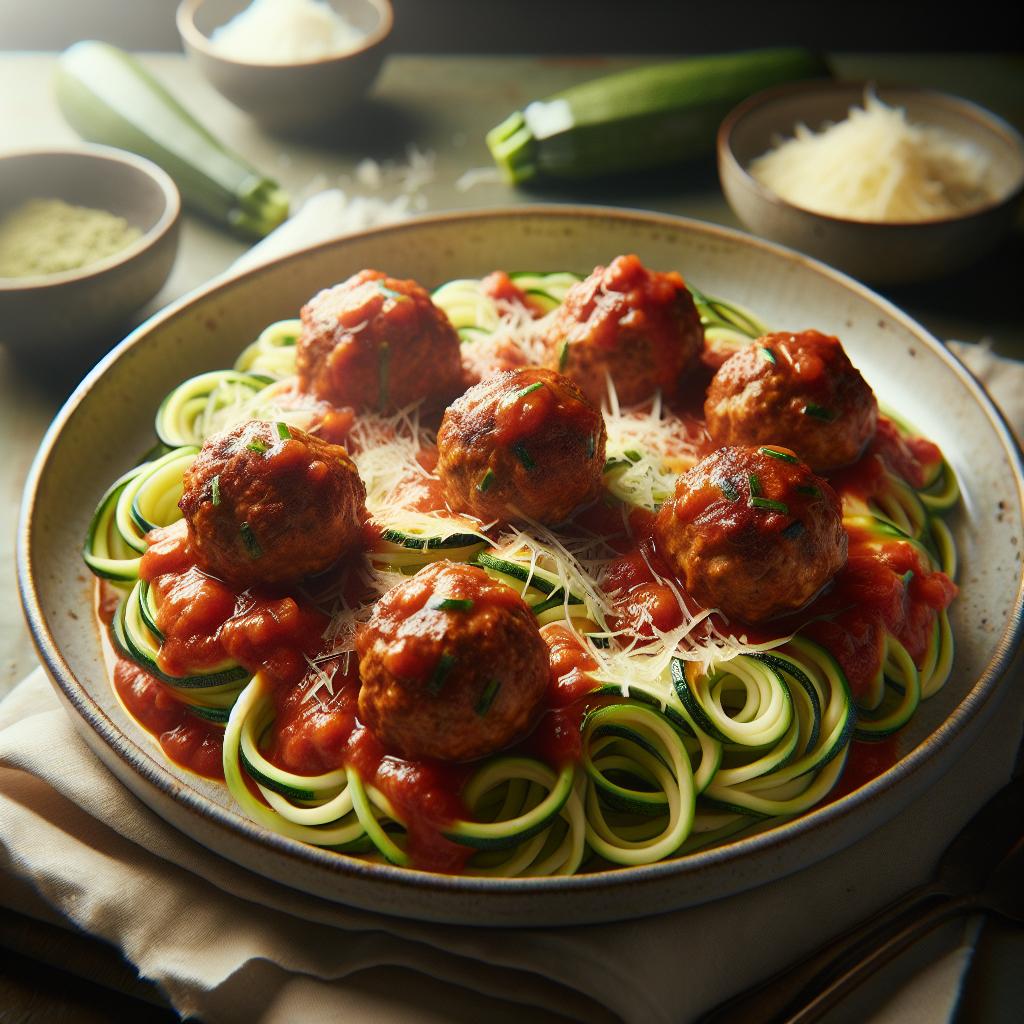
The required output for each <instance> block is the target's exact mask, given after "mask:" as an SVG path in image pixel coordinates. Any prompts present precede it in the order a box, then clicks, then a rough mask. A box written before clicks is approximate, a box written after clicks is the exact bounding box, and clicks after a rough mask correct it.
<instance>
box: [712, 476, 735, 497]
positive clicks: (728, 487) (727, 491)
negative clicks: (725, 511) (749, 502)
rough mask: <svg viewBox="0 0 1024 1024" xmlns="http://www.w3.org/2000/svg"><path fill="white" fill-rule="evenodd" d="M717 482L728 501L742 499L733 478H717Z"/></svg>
mask: <svg viewBox="0 0 1024 1024" xmlns="http://www.w3.org/2000/svg"><path fill="white" fill-rule="evenodd" d="M715 483H716V484H718V489H719V490H720V491H721V492H722V494H724V495H725V497H726V499H727V500H728V501H739V500H740V492H739V491H737V490H736V488H735V487H734V486H733V483H732V481H731V480H716V481H715Z"/></svg>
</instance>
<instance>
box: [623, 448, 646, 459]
mask: <svg viewBox="0 0 1024 1024" xmlns="http://www.w3.org/2000/svg"><path fill="white" fill-rule="evenodd" d="M622 454H623V455H625V456H626V458H627V459H629V461H630V462H639V461H640V460H641V459H642V458H643V456H642V455H641V454H640V453H639V452H638V451H637V450H636V449H635V448H630V449H628V450H627V451H624V452H623V453H622Z"/></svg>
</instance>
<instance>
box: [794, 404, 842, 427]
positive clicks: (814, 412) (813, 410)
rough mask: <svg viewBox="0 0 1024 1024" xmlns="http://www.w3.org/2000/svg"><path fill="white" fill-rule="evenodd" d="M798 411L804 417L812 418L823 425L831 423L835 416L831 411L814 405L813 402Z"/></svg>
mask: <svg viewBox="0 0 1024 1024" xmlns="http://www.w3.org/2000/svg"><path fill="white" fill-rule="evenodd" d="M800 411H801V412H802V413H803V414H804V415H805V416H812V417H814V419H816V420H821V421H822V422H823V423H831V422H832V421H833V420H834V419H835V418H836V414H835V413H834V412H833V411H832V410H831V409H826V408H825V406H823V405H815V404H814V403H813V402H808V403H807V404H806V405H805V406H804V407H803V408H802V409H801V410H800Z"/></svg>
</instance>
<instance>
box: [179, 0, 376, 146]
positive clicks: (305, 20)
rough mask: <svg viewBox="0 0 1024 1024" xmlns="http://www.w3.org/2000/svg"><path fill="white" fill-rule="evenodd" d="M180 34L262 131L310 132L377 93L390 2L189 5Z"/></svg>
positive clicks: (247, 0) (210, 1)
mask: <svg viewBox="0 0 1024 1024" xmlns="http://www.w3.org/2000/svg"><path fill="white" fill-rule="evenodd" d="M177 21H178V32H179V34H180V36H181V41H182V45H183V46H184V48H185V52H186V54H187V55H188V57H189V58H190V59H191V60H192V61H194V62H195V64H196V66H197V67H198V68H199V70H200V71H201V72H202V74H203V75H204V76H205V77H206V79H207V80H208V81H209V82H210V84H211V85H213V87H214V88H215V89H216V90H217V91H218V92H220V93H221V94H222V95H223V96H224V97H225V98H226V99H228V100H229V101H230V102H231V103H233V104H234V105H235V106H236V107H238V108H239V109H241V110H243V111H245V112H246V113H247V114H249V115H250V116H251V117H252V118H253V119H254V120H255V121H257V122H258V123H259V124H260V125H261V127H263V128H266V129H268V130H270V131H275V132H283V133H299V134H302V133H309V132H312V131H316V130H319V129H324V128H327V127H328V126H330V125H331V124H333V123H336V122H337V121H339V120H340V119H341V118H343V117H344V116H345V115H346V114H347V113H349V112H350V111H351V109H352V108H353V106H354V105H355V104H357V103H358V102H359V100H361V99H362V98H363V96H364V95H365V94H366V93H367V91H368V90H369V89H370V87H371V85H372V84H373V81H374V79H375V78H376V77H377V73H378V72H379V71H380V66H381V62H382V61H383V59H384V56H385V50H386V43H387V40H388V37H389V36H390V33H391V26H392V23H393V12H392V9H391V4H390V2H389V0H183V2H182V3H181V4H180V5H179V7H178V14H177Z"/></svg>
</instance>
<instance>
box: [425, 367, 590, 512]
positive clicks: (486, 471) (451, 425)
mask: <svg viewBox="0 0 1024 1024" xmlns="http://www.w3.org/2000/svg"><path fill="white" fill-rule="evenodd" d="M606 440H607V434H606V431H605V426H604V417H602V415H601V413H600V412H598V410H597V409H596V408H595V407H594V406H593V405H592V404H591V403H590V402H589V401H588V400H587V399H586V398H585V397H584V396H583V394H582V392H581V391H580V389H579V388H578V387H576V385H575V384H573V382H572V381H571V380H569V379H568V377H563V376H562V375H561V374H559V373H555V372H554V371H552V370H544V369H541V368H539V367H532V368H529V369H523V370H507V371H505V372H503V373H497V374H494V376H492V377H487V378H485V379H484V380H482V381H481V382H480V383H479V384H475V385H474V386H473V387H471V388H470V389H469V390H468V391H467V392H466V393H465V394H464V395H463V396H462V397H461V398H460V399H459V400H458V401H457V402H455V403H453V404H452V405H451V406H450V407H449V408H448V410H447V411H446V412H445V414H444V419H443V420H442V421H441V429H440V430H439V431H438V434H437V448H438V456H439V457H438V463H437V473H438V476H440V478H441V481H442V483H443V485H444V493H445V498H446V499H447V501H448V504H449V505H450V506H451V507H452V508H454V509H459V510H460V511H463V512H470V513H472V514H473V515H475V516H478V517H479V518H481V519H485V520H490V519H512V518H516V517H518V516H526V517H528V518H530V519H536V520H539V521H540V522H542V523H558V522H561V521H562V520H563V519H565V518H566V517H567V516H568V515H569V513H570V512H572V510H573V509H574V508H576V507H577V506H579V505H582V504H583V503H584V502H587V501H589V500H590V499H592V498H593V497H595V496H596V494H597V493H598V491H599V489H600V487H601V476H602V473H603V471H604V450H605V441H606Z"/></svg>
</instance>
